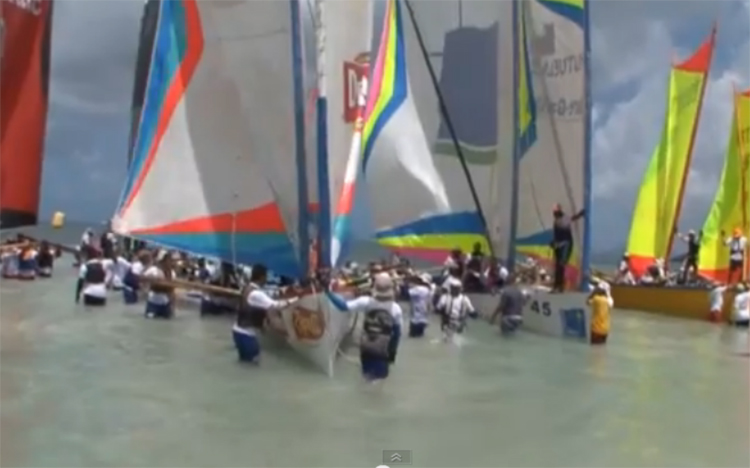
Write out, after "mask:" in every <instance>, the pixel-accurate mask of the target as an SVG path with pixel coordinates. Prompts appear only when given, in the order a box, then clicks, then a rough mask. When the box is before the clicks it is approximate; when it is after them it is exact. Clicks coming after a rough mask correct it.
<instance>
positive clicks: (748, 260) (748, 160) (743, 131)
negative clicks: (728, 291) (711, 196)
mask: <svg viewBox="0 0 750 468" xmlns="http://www.w3.org/2000/svg"><path fill="white" fill-rule="evenodd" d="M732 90H733V93H732V95H733V96H734V115H735V120H736V122H737V140H738V141H737V147H738V149H739V157H740V171H741V172H740V174H743V175H748V174H750V149H748V148H747V147H746V145H747V143H748V137H749V136H750V127H746V126H745V125H750V123H748V124H745V122H743V121H742V112H741V110H740V106H741V105H742V98H743V95H742V94H741V93H739V92H738V91H737V88H736V87H735V86H734V85H733V86H732ZM746 94H748V99H750V91H748V92H747V93H746ZM741 180H742V186H741V187H740V197H741V198H740V200H741V202H740V207H741V208H740V209H741V210H742V230H743V231H744V233H743V234H744V236H745V238H746V239H750V219H748V203H749V202H750V200H748V197H749V196H750V193H749V191H750V187H748V185H749V184H748V181H747V178H746V177H743V178H742V179H741ZM744 265H745V268H744V271H743V272H742V280H743V281H746V280H747V279H748V277H750V246H748V245H746V246H745V263H744Z"/></svg>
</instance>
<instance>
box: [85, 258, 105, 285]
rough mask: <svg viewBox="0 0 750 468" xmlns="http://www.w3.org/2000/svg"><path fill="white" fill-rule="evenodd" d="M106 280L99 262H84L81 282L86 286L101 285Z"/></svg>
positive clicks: (102, 266)
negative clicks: (84, 271) (84, 270)
mask: <svg viewBox="0 0 750 468" xmlns="http://www.w3.org/2000/svg"><path fill="white" fill-rule="evenodd" d="M106 278H107V272H106V271H104V265H102V262H100V261H99V260H91V261H88V262H86V274H85V275H84V276H83V281H84V282H85V283H87V284H102V283H104V281H105V280H106Z"/></svg>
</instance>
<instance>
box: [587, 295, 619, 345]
mask: <svg viewBox="0 0 750 468" xmlns="http://www.w3.org/2000/svg"><path fill="white" fill-rule="evenodd" d="M586 303H587V304H588V305H589V306H590V307H591V336H590V342H591V344H592V345H600V344H605V343H606V342H607V337H608V336H609V325H610V309H612V307H614V301H613V300H612V295H611V294H610V287H609V283H607V282H606V281H599V282H598V283H597V284H596V286H595V287H594V291H593V292H592V293H591V294H590V295H589V298H588V299H587V300H586Z"/></svg>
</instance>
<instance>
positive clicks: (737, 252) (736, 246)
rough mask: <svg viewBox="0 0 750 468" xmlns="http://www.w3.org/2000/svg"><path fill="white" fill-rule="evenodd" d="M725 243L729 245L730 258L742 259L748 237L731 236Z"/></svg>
mask: <svg viewBox="0 0 750 468" xmlns="http://www.w3.org/2000/svg"><path fill="white" fill-rule="evenodd" d="M724 243H725V244H726V245H727V246H729V258H730V259H732V260H734V261H741V260H742V258H743V256H744V255H745V247H746V246H747V238H745V237H740V238H739V239H737V238H736V237H730V238H729V239H727V240H726V241H724Z"/></svg>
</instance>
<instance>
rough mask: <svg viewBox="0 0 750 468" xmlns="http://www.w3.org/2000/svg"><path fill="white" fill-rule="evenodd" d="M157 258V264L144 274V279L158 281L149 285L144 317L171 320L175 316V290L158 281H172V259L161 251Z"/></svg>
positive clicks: (147, 269)
mask: <svg viewBox="0 0 750 468" xmlns="http://www.w3.org/2000/svg"><path fill="white" fill-rule="evenodd" d="M156 258H157V260H156V263H154V264H153V265H151V266H149V267H148V268H146V270H145V271H144V272H143V277H144V278H153V279H155V280H157V281H156V282H153V283H150V284H149V291H148V297H147V298H146V309H145V311H144V312H143V315H144V317H146V318H159V319H171V318H172V317H173V316H174V304H173V303H174V288H173V287H172V286H167V285H166V284H163V283H161V284H160V283H159V282H158V280H171V279H172V277H171V275H172V257H171V256H170V255H169V254H168V253H167V252H165V251H161V252H159V253H158V254H157V257H156Z"/></svg>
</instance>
